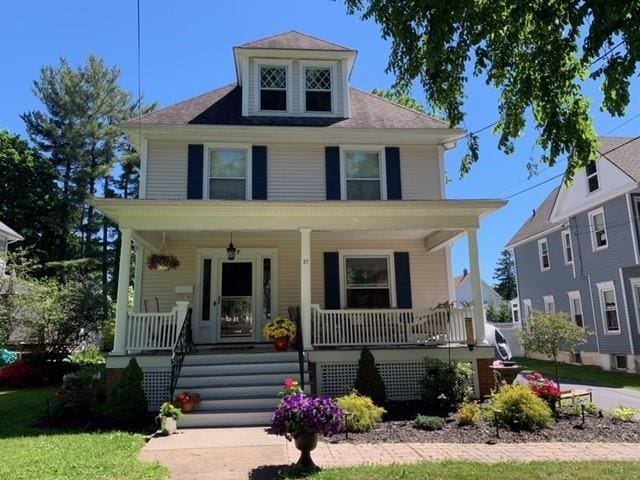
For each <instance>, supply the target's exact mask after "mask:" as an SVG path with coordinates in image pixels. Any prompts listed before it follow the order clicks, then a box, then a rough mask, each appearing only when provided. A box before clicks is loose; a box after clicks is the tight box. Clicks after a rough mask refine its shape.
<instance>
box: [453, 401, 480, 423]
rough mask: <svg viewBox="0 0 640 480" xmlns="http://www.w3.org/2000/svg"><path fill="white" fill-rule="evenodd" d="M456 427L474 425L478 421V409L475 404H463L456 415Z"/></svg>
mask: <svg viewBox="0 0 640 480" xmlns="http://www.w3.org/2000/svg"><path fill="white" fill-rule="evenodd" d="M456 419H457V420H458V425H460V426H465V425H475V424H476V423H478V420H479V419H480V407H478V404H477V403H476V402H464V403H463V404H462V405H460V408H459V409H458V413H457V414H456Z"/></svg>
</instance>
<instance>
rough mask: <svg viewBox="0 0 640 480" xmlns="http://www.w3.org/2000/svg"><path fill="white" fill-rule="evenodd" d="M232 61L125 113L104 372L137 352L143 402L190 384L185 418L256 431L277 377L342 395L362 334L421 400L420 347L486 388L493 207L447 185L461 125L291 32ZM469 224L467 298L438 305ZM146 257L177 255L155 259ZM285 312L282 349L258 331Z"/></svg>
mask: <svg viewBox="0 0 640 480" xmlns="http://www.w3.org/2000/svg"><path fill="white" fill-rule="evenodd" d="M233 55H234V60H235V69H236V77H237V80H236V82H235V83H234V84H232V85H228V86H225V87H222V88H217V89H215V90H212V91H210V92H208V93H205V94H203V95H200V96H198V97H195V98H192V99H190V100H186V101H184V102H181V103H177V104H175V105H172V106H170V107H167V108H164V109H162V110H159V111H156V112H153V113H149V114H147V115H145V116H143V117H142V118H141V120H140V122H138V120H134V121H131V122H128V123H125V124H124V125H123V128H124V130H125V132H126V134H127V135H128V137H129V139H130V140H131V142H132V143H133V144H134V145H135V147H136V148H137V149H138V151H139V152H140V153H141V157H142V159H141V182H140V183H141V186H140V195H139V197H140V198H139V199H135V200H122V199H95V200H94V201H93V204H94V205H95V206H96V207H97V208H98V209H99V210H100V211H101V212H103V213H104V214H105V215H106V216H107V217H109V218H110V219H111V220H113V221H114V222H116V223H117V224H118V226H119V228H120V231H121V232H122V246H121V257H120V270H119V287H118V299H117V323H116V334H115V347H114V350H113V352H111V355H110V356H109V357H108V362H107V367H108V372H109V374H108V377H109V382H110V383H113V382H114V381H115V380H116V379H117V378H118V376H119V374H120V372H121V371H122V369H123V368H124V367H125V366H126V364H127V362H128V361H129V358H131V357H136V359H137V361H138V362H139V364H140V366H141V367H142V369H143V371H144V387H145V390H146V392H147V396H148V397H149V399H150V404H151V405H152V406H157V405H158V403H159V402H161V401H164V400H166V399H168V398H169V396H170V395H172V394H173V392H174V391H176V390H177V391H181V390H185V389H188V390H191V391H196V392H198V393H200V394H201V395H202V397H203V402H202V407H201V409H200V410H198V411H196V412H194V413H192V414H188V415H186V416H185V417H184V418H183V419H181V421H180V422H181V424H182V425H183V426H216V425H248V424H262V423H267V422H268V421H269V418H270V415H271V411H272V410H273V408H274V406H275V405H276V403H277V398H275V395H276V393H277V392H278V391H279V390H280V385H281V383H282V380H283V379H284V378H285V377H294V378H300V379H301V380H303V381H304V382H305V388H306V389H307V390H310V391H311V392H313V393H317V394H321V393H322V394H329V395H335V394H342V393H343V392H346V391H348V390H350V388H351V386H352V384H353V381H354V378H355V372H356V368H357V360H358V357H359V354H360V351H361V349H362V347H364V346H368V347H370V348H371V350H372V351H373V353H374V355H375V358H376V361H377V363H378V365H379V367H380V370H381V372H382V375H383V378H384V380H385V383H386V386H387V391H388V394H389V396H390V397H391V398H396V399H405V398H415V397H416V396H417V395H418V394H419V380H420V378H421V376H422V372H423V359H424V358H425V357H426V356H431V357H437V358H441V359H446V358H453V359H457V360H464V361H468V362H470V363H471V364H472V365H473V368H474V369H475V371H476V373H477V374H476V375H475V390H476V393H477V394H478V395H480V394H486V393H488V389H489V388H490V385H491V378H492V375H491V374H490V371H489V369H488V365H489V364H490V362H491V361H492V359H493V349H492V348H491V347H489V346H487V344H486V343H485V335H484V317H483V300H482V291H481V281H480V276H479V272H480V268H479V264H478V241H477V231H478V228H479V226H480V220H481V219H482V218H483V217H484V216H485V215H487V214H490V213H491V212H493V211H495V210H497V209H499V208H500V207H501V206H503V204H504V202H503V201H500V200H483V199H481V200H451V199H447V198H446V192H445V180H444V179H445V173H444V166H443V165H444V153H445V151H446V150H447V149H449V148H451V147H453V146H454V144H455V142H456V140H457V139H458V138H460V135H461V133H462V131H461V130H457V129H452V128H449V127H448V126H447V124H445V123H443V122H442V121H440V120H437V119H435V118H432V117H429V116H427V115H423V114H420V113H417V112H414V111H412V110H409V109H406V108H404V107H401V106H399V105H396V104H394V103H390V102H388V101H386V100H384V99H382V98H379V97H377V96H374V95H371V94H369V93H366V92H364V91H361V90H358V89H356V88H354V87H352V86H350V84H349V78H350V76H351V72H352V70H353V68H354V63H355V60H356V52H355V51H354V50H352V49H350V48H346V47H342V46H339V45H336V44H333V43H330V42H327V41H323V40H320V39H316V38H313V37H310V36H308V35H304V34H301V33H298V32H287V33H284V34H280V35H276V36H273V37H269V38H265V39H262V40H257V41H254V42H250V43H247V44H244V45H240V46H238V47H235V48H234V49H233ZM465 235H466V237H467V238H468V242H469V252H470V253H469V265H470V271H471V277H472V278H471V282H472V287H473V288H472V290H473V304H472V306H470V307H465V308H448V307H447V308H444V307H443V306H442V304H443V303H444V302H448V301H450V300H453V299H454V295H455V294H454V284H453V276H452V274H451V263H450V249H451V244H452V242H453V241H454V240H456V239H457V238H459V237H461V236H465ZM132 244H133V245H134V246H135V248H134V252H135V273H134V274H133V277H134V278H135V281H134V290H135V305H134V307H133V309H129V308H128V306H127V292H128V287H129V282H128V279H129V278H130V275H131V273H132V272H130V267H129V265H130V263H131V259H132ZM158 252H166V253H170V254H173V255H176V256H177V257H178V259H179V261H180V266H179V267H178V268H177V269H175V270H171V271H159V270H150V269H148V268H147V267H146V259H147V258H148V255H149V254H152V253H158ZM439 305H440V307H438V306H439ZM290 307H293V311H295V310H296V308H299V312H300V314H299V322H300V327H301V328H300V329H301V331H300V332H299V334H298V338H297V340H296V342H295V343H296V345H295V347H294V348H292V350H291V351H289V352H283V353H276V352H274V349H273V345H272V344H270V343H269V342H267V341H266V340H265V339H264V338H263V337H262V327H263V325H264V324H265V323H266V322H268V321H270V320H271V319H274V318H275V317H276V316H279V315H281V316H287V315H288V312H289V309H290ZM190 339H192V340H193V343H194V344H195V347H192V346H191V345H190V341H189V340H190Z"/></svg>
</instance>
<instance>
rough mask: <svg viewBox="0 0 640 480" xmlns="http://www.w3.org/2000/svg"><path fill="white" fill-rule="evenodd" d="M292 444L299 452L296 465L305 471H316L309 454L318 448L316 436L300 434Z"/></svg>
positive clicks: (314, 434) (315, 434)
mask: <svg viewBox="0 0 640 480" xmlns="http://www.w3.org/2000/svg"><path fill="white" fill-rule="evenodd" d="M294 442H295V445H296V448H297V449H298V450H300V458H299V459H298V463H296V465H297V466H298V467H300V468H302V469H305V470H312V469H316V468H317V467H316V464H315V463H313V459H312V458H311V452H312V451H313V450H315V448H316V447H317V446H318V434H317V433H302V434H300V435H298V436H297V437H296V438H295V440H294Z"/></svg>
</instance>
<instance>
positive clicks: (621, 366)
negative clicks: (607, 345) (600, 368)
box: [613, 355, 628, 370]
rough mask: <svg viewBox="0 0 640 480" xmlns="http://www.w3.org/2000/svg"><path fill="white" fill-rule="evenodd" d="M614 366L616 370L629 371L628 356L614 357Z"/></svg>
mask: <svg viewBox="0 0 640 480" xmlns="http://www.w3.org/2000/svg"><path fill="white" fill-rule="evenodd" d="M613 360H614V365H615V368H616V370H627V368H628V364H627V356H626V355H613Z"/></svg>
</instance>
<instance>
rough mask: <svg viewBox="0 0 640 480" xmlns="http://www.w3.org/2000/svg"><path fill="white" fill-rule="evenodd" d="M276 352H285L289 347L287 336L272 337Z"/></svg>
mask: <svg viewBox="0 0 640 480" xmlns="http://www.w3.org/2000/svg"><path fill="white" fill-rule="evenodd" d="M273 346H274V348H275V349H276V352H286V351H287V350H288V349H289V337H276V338H274V339H273Z"/></svg>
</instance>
